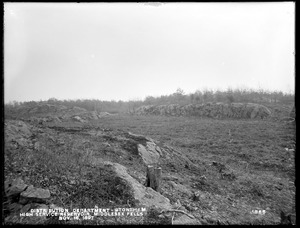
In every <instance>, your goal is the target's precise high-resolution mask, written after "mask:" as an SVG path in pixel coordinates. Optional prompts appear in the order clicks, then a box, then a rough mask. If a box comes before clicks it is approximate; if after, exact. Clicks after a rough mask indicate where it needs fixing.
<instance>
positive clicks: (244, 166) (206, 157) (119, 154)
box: [4, 115, 296, 225]
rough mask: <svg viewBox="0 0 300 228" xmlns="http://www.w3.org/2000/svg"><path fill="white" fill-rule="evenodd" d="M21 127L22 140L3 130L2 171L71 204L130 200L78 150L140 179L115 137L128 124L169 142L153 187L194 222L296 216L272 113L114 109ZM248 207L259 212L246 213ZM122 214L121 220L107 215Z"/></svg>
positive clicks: (287, 150)
mask: <svg viewBox="0 0 300 228" xmlns="http://www.w3.org/2000/svg"><path fill="white" fill-rule="evenodd" d="M24 121H25V122H26V120H24ZM27 123H28V124H29V123H30V124H33V122H30V121H29V122H27ZM7 126H10V127H11V130H12V131H13V129H16V128H15V127H13V125H11V124H7ZM14 126H18V125H17V124H16V125H14ZM24 129H25V128H24ZM26 129H27V128H26ZM28 129H29V131H31V132H32V133H33V134H32V135H31V136H30V137H29V138H27V139H26V140H25V139H24V138H22V140H21V139H18V137H19V136H20V135H19V133H18V132H16V133H15V135H14V137H15V138H14V139H10V138H9V137H8V138H5V140H6V144H5V167H4V168H5V178H10V177H11V178H16V177H21V178H22V179H24V180H25V182H28V183H30V184H33V185H34V186H36V187H41V188H45V187H46V188H49V189H50V190H51V189H52V190H51V192H53V194H52V193H51V194H52V198H51V202H49V203H55V204H58V205H61V206H63V207H65V208H71V209H72V208H74V207H75V208H76V207H80V208H85V207H86V208H88V207H93V206H94V205H95V203H97V204H98V205H100V206H118V207H120V206H126V205H127V206H128V205H129V204H131V205H134V200H133V199H132V197H131V190H130V189H129V188H127V187H126V185H125V184H124V183H123V182H122V181H120V180H119V179H118V178H116V177H113V174H112V173H111V171H110V170H105V169H102V168H101V167H93V166H91V165H90V163H89V160H88V159H86V158H90V159H91V160H95V159H101V160H104V161H112V162H117V163H120V164H122V165H124V166H125V167H127V169H128V172H129V174H130V175H131V176H132V177H134V178H135V179H136V180H138V181H139V182H140V183H141V184H143V183H144V181H145V176H146V167H145V165H144V164H142V162H141V159H140V158H139V157H138V155H136V154H135V152H134V148H133V147H132V146H131V145H130V144H123V143H122V142H120V141H118V138H120V136H121V135H122V134H123V135H124V132H128V131H129V132H131V133H134V134H141V135H144V136H148V137H150V138H152V139H154V140H155V141H156V143H157V145H159V146H160V147H163V148H172V149H170V153H171V154H172V156H171V157H169V158H168V159H164V160H162V162H160V165H161V167H162V172H163V175H162V177H163V178H162V183H161V194H162V195H164V196H165V197H167V198H168V199H169V200H170V201H171V203H172V204H173V205H175V204H178V208H180V209H181V210H187V211H188V212H189V213H190V214H192V215H193V216H194V217H195V218H197V219H198V220H200V221H201V223H202V224H278V223H280V222H281V218H280V213H281V211H283V212H284V213H286V214H291V215H292V219H293V220H294V221H293V222H294V223H295V190H296V188H295V150H293V149H295V124H292V123H288V122H283V121H275V120H274V119H268V120H218V119H210V118H196V117H162V116H134V115H114V116H106V117H104V118H101V119H98V120H90V121H89V122H86V123H78V122H74V121H71V120H70V121H66V122H49V123H43V124H38V123H36V124H33V125H32V126H31V127H30V128H28ZM26 131H27V130H26ZM6 133H9V132H8V131H6ZM23 139H24V140H23ZM14 140H16V141H17V142H18V143H19V144H16V143H15V141H14ZM31 144H32V145H31ZM33 147H34V149H31V148H33ZM255 210H264V212H265V213H264V214H254V212H255ZM176 216H177V215H176ZM176 216H175V217H176ZM150 217H151V216H150ZM153 220H154V222H155V221H156V222H161V223H164V222H165V223H170V220H168V219H167V220H163V221H162V220H159V218H158V217H154V219H153ZM124 222H128V221H125V220H122V221H115V220H114V221H111V223H110V224H124ZM132 223H134V224H149V223H151V221H149V220H140V219H139V220H138V221H135V220H134V221H132ZM12 224H14V222H12ZM84 224H94V225H97V224H99V223H97V221H91V222H87V223H84Z"/></svg>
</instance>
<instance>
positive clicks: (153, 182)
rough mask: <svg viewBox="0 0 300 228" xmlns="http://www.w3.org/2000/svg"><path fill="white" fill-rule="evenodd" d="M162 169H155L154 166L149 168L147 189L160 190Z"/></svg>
mask: <svg viewBox="0 0 300 228" xmlns="http://www.w3.org/2000/svg"><path fill="white" fill-rule="evenodd" d="M160 179H161V167H158V168H155V167H154V166H153V165H149V166H148V167H147V179H146V184H145V185H146V187H151V188H152V189H154V190H155V191H157V192H159V190H160Z"/></svg>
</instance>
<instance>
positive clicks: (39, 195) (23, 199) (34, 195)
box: [19, 185, 50, 204]
mask: <svg viewBox="0 0 300 228" xmlns="http://www.w3.org/2000/svg"><path fill="white" fill-rule="evenodd" d="M49 198H50V191H49V190H48V189H42V188H35V187H33V186H32V185H30V186H29V187H28V188H27V189H26V190H25V191H23V192H22V193H21V194H20V201H19V203H21V204H27V203H28V202H36V203H44V202H46V200H47V199H49Z"/></svg>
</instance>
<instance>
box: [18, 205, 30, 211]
mask: <svg viewBox="0 0 300 228" xmlns="http://www.w3.org/2000/svg"><path fill="white" fill-rule="evenodd" d="M30 209H31V204H26V205H25V206H24V207H22V209H21V211H20V213H26V212H28V211H29V210H30Z"/></svg>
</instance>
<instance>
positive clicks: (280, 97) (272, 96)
mask: <svg viewBox="0 0 300 228" xmlns="http://www.w3.org/2000/svg"><path fill="white" fill-rule="evenodd" d="M294 99H295V97H294V94H288V93H283V92H280V91H272V92H270V91H266V90H262V89H261V90H252V89H234V90H233V89H227V90H226V91H220V90H216V91H213V90H208V89H205V90H202V91H200V90H197V91H195V92H194V93H189V94H185V92H184V91H183V90H182V89H180V88H178V89H177V90H176V91H175V93H173V94H170V95H163V96H159V97H153V96H147V97H146V98H145V99H144V100H130V101H121V100H119V101H101V100H96V99H77V100H58V99H56V98H50V99H48V100H46V101H29V102H17V101H13V102H9V103H8V104H5V108H6V109H7V110H8V109H10V108H15V107H19V106H26V107H34V106H36V105H39V104H52V105H63V106H66V107H69V108H72V107H74V106H77V107H80V108H84V109H86V110H88V111H98V112H110V113H120V112H129V111H133V110H134V109H136V108H138V107H140V106H142V105H167V104H180V105H186V104H201V103H207V102H213V103H214V102H223V103H232V102H238V103H259V104H266V103H279V104H293V103H294V102H295V101H294Z"/></svg>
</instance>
